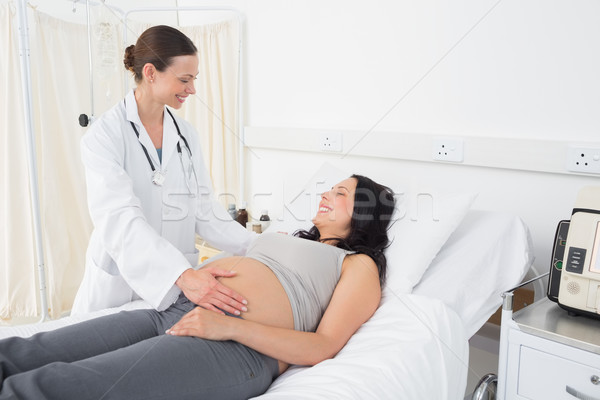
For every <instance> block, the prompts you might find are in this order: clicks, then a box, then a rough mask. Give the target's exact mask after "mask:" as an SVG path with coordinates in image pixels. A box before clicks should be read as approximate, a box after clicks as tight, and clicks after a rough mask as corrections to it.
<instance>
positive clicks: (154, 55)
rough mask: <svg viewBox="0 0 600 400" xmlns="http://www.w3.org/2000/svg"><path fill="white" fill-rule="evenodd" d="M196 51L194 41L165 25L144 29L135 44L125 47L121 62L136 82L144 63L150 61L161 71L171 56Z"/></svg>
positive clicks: (140, 78) (168, 62) (138, 80)
mask: <svg viewBox="0 0 600 400" xmlns="http://www.w3.org/2000/svg"><path fill="white" fill-rule="evenodd" d="M197 53H198V49H197V48H196V46H195V45H194V43H193V42H192V41H191V40H190V38H188V37H187V36H186V35H184V34H183V33H182V32H181V31H179V30H177V29H175V28H172V27H170V26H166V25H157V26H153V27H150V28H148V29H146V30H145V31H144V32H143V33H142V34H141V35H140V37H139V38H138V40H137V42H136V43H135V45H133V44H132V45H131V46H129V47H127V48H126V49H125V56H124V57H123V64H125V68H126V69H127V70H128V71H131V72H132V73H133V76H134V78H135V81H136V82H137V83H139V82H141V81H142V70H143V68H144V65H146V64H147V63H150V64H152V65H154V67H155V68H156V69H157V70H158V71H160V72H163V71H164V70H165V69H166V68H167V67H168V66H169V65H171V60H172V59H173V57H177V56H192V55H195V54H197Z"/></svg>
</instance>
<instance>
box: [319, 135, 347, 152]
mask: <svg viewBox="0 0 600 400" xmlns="http://www.w3.org/2000/svg"><path fill="white" fill-rule="evenodd" d="M319 147H320V149H321V150H322V151H335V152H341V151H342V132H327V133H321V135H320V137H319Z"/></svg>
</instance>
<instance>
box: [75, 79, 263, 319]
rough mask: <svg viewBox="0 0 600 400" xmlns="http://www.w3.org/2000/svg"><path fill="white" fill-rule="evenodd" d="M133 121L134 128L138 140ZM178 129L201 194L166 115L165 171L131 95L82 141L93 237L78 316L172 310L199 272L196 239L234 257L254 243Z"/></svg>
mask: <svg viewBox="0 0 600 400" xmlns="http://www.w3.org/2000/svg"><path fill="white" fill-rule="evenodd" d="M176 118H177V117H176ZM129 121H131V122H133V123H134V124H135V125H136V128H137V130H138V132H139V134H140V138H139V140H138V138H137V137H136V135H135V132H134V130H133V128H132V127H131V124H130V122H129ZM177 124H178V125H179V128H180V130H181V134H182V135H183V136H184V137H185V138H186V139H187V141H188V143H189V145H190V148H191V152H192V156H193V165H194V169H195V172H196V175H197V179H198V186H197V185H196V180H195V177H194V174H193V172H192V170H191V166H190V160H189V156H188V153H187V150H186V149H185V145H184V143H183V141H180V139H179V136H178V134H177V130H176V128H175V125H174V123H173V120H172V119H171V116H170V115H169V114H168V113H167V112H166V110H165V113H164V120H163V148H162V165H161V163H160V162H159V159H158V153H157V152H156V149H155V148H154V146H153V144H152V141H151V139H150V136H148V133H147V132H146V130H145V128H144V126H143V125H142V123H141V121H140V118H139V115H138V111H137V103H136V102H135V97H134V94H133V90H132V91H131V92H129V94H128V95H127V96H126V97H125V102H124V101H120V102H119V103H118V104H117V105H115V106H114V107H113V108H112V109H111V110H109V111H107V112H106V113H105V114H104V115H102V116H101V117H100V118H98V120H97V121H96V122H94V124H93V125H92V126H91V127H90V129H89V130H88V132H87V133H86V134H85V135H84V137H83V139H82V141H81V156H82V160H83V164H84V166H85V173H86V184H87V194H88V206H89V211H90V216H91V218H92V222H93V224H94V231H93V232H92V235H91V238H90V242H89V246H88V250H87V254H86V266H85V273H84V277H83V281H82V283H81V286H80V288H79V291H78V292H77V296H76V298H75V303H74V305H73V309H72V314H77V313H84V312H90V311H94V310H98V309H103V308H108V307H116V306H120V305H122V304H125V303H127V302H129V301H132V300H136V299H140V298H141V299H144V300H145V301H146V302H148V303H149V304H150V305H151V306H152V307H154V308H156V309H157V310H163V309H166V308H167V307H168V306H169V305H170V304H172V303H173V301H174V300H176V299H177V296H178V295H179V293H180V290H179V288H178V287H177V286H175V284H174V283H175V281H176V280H177V278H178V277H179V276H180V275H181V273H182V272H183V271H185V270H186V269H188V268H190V266H192V267H195V266H196V265H197V260H198V251H197V250H196V247H195V233H198V234H199V235H200V236H201V237H202V238H204V239H205V240H206V241H207V242H209V243H210V244H211V245H213V246H215V247H217V248H219V249H222V250H225V251H227V252H230V253H233V254H244V253H245V251H246V248H247V247H248V245H249V244H250V243H251V242H252V240H253V239H254V238H255V237H256V235H255V234H252V233H251V232H248V231H247V230H245V229H244V228H243V227H242V226H241V225H240V224H238V223H237V222H235V221H232V220H231V217H230V216H229V214H228V213H227V211H226V210H225V209H224V208H223V207H222V206H221V205H220V204H219V203H218V202H217V201H216V200H215V199H214V195H213V193H212V184H211V181H210V177H209V174H208V172H207V170H206V168H205V166H204V161H203V158H202V154H201V150H200V144H199V141H198V137H197V133H196V132H195V130H194V128H193V127H192V126H191V125H190V124H189V123H187V122H186V121H184V120H182V119H179V118H177ZM178 141H180V145H181V149H182V155H183V156H182V160H183V164H184V166H183V167H182V164H181V163H182V161H180V157H179V153H178V151H177V148H176V146H177V142H178ZM140 143H141V144H143V145H144V146H145V147H146V150H147V151H148V154H149V155H150V157H151V159H152V163H153V164H154V166H155V168H157V169H160V170H161V171H162V173H163V174H164V175H165V181H164V184H163V185H162V186H157V185H155V184H153V183H152V170H151V167H150V164H149V163H148V160H147V159H146V156H145V154H144V151H143V149H142V147H141V145H140ZM184 170H185V172H184ZM185 179H187V180H188V184H186V181H185ZM190 189H191V190H190ZM190 191H191V192H192V193H193V194H194V195H190ZM196 191H197V192H198V195H195V194H196Z"/></svg>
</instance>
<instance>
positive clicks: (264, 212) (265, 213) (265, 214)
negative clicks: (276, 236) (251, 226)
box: [260, 210, 271, 221]
mask: <svg viewBox="0 0 600 400" xmlns="http://www.w3.org/2000/svg"><path fill="white" fill-rule="evenodd" d="M260 214H261V215H260V221H270V220H271V218H269V212H268V211H267V210H262V211H261V212H260Z"/></svg>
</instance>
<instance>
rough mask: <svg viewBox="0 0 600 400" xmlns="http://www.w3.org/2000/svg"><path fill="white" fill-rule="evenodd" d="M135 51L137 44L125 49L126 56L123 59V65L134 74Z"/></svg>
mask: <svg viewBox="0 0 600 400" xmlns="http://www.w3.org/2000/svg"><path fill="white" fill-rule="evenodd" d="M134 51H135V44H132V45H131V46H128V47H127V48H126V49H125V56H124V57H123V64H124V65H125V68H126V69H127V70H128V71H131V72H134V57H133V52H134Z"/></svg>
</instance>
